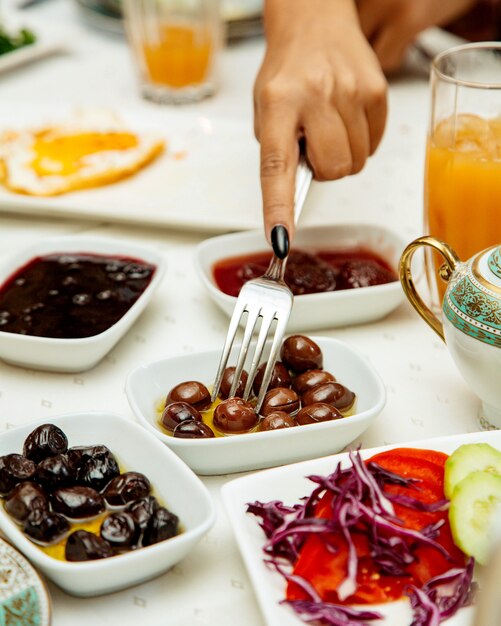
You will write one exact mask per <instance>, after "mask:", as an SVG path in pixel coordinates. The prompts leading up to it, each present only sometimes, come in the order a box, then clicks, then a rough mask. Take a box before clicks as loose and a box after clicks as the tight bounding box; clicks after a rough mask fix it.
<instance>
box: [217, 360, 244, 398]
mask: <svg viewBox="0 0 501 626" xmlns="http://www.w3.org/2000/svg"><path fill="white" fill-rule="evenodd" d="M234 378H235V368H234V367H227V368H226V369H225V370H224V372H223V378H222V379H221V387H220V388H219V396H220V397H221V398H223V399H226V398H229V397H230V391H231V385H232V384H233V379H234ZM248 378H249V375H248V374H247V372H246V371H245V370H242V373H241V375H240V380H239V381H238V385H237V388H236V390H235V393H234V394H233V396H234V397H235V396H236V397H239V398H241V397H242V396H243V395H244V391H245V385H246V384H247V379H248Z"/></svg>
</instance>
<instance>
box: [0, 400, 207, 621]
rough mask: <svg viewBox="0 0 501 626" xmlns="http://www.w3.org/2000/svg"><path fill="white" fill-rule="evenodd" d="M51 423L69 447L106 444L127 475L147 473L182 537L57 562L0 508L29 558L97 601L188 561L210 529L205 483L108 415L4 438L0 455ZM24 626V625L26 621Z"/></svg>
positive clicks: (59, 421) (2, 524)
mask: <svg viewBox="0 0 501 626" xmlns="http://www.w3.org/2000/svg"><path fill="white" fill-rule="evenodd" d="M42 423H51V424H56V426H59V428H61V429H62V430H63V431H64V432H65V433H66V435H67V437H68V442H69V446H70V447H71V446H75V445H94V444H104V445H106V446H108V448H109V449H110V450H111V451H112V452H113V454H115V455H116V456H117V458H118V459H119V461H120V462H121V463H123V465H124V467H126V468H127V469H128V470H129V471H138V472H142V473H144V474H146V476H147V477H148V478H149V479H150V480H151V484H152V485H153V487H154V489H155V492H156V495H157V496H158V498H159V500H160V501H161V502H162V503H163V504H164V505H165V506H166V507H167V508H169V509H170V510H172V512H173V513H175V514H176V515H177V516H178V517H179V519H180V523H181V525H182V527H183V532H182V533H180V534H179V535H177V536H176V537H173V538H172V539H169V540H167V541H162V542H160V543H156V544H154V545H152V546H148V547H147V548H141V549H140V550H134V551H133V552H128V553H126V554H122V555H120V556H114V557H111V558H108V559H100V560H98V561H86V562H75V563H72V562H68V561H59V560H57V559H54V558H52V557H51V556H49V555H47V554H45V552H43V551H42V550H40V548H38V547H37V546H36V545H35V544H34V543H32V542H31V541H30V540H29V539H28V538H27V537H26V536H25V535H24V534H23V532H22V531H21V530H20V528H19V526H18V525H17V524H15V523H14V521H13V520H12V519H11V518H10V517H9V515H8V514H7V513H6V511H5V510H4V508H3V506H0V529H1V530H2V532H3V533H4V534H5V535H6V536H7V538H8V539H9V540H10V541H12V543H13V544H15V545H16V546H17V547H18V548H19V550H21V552H23V553H24V554H25V555H26V556H27V557H28V559H30V561H31V562H32V563H33V564H34V565H35V566H36V567H37V568H38V569H40V570H41V571H42V572H43V573H44V574H45V575H46V576H47V577H48V578H50V579H51V580H52V581H53V582H55V583H56V585H59V586H60V587H61V588H62V589H64V590H65V591H67V592H68V593H71V594H73V595H77V596H95V595H101V594H103V593H110V592H112V591H117V590H118V589H123V588H124V587H128V586H130V585H135V584H139V583H142V582H144V581H146V580H148V579H150V578H152V577H154V576H158V575H159V574H161V573H162V572H165V571H166V570H168V569H169V568H170V567H172V566H173V565H174V564H175V563H177V562H178V561H180V560H181V559H182V558H184V557H185V556H186V555H187V554H188V552H190V551H191V550H192V549H193V548H194V547H195V545H196V544H197V543H198V541H199V540H200V539H201V538H202V537H203V535H205V533H206V532H207V531H208V530H209V529H210V528H211V526H212V524H213V523H214V519H215V510H214V505H213V503H212V500H211V498H210V495H209V492H208V491H207V489H206V488H205V486H204V485H203V484H202V482H201V481H200V480H199V479H198V478H197V477H196V476H195V475H194V474H193V472H192V471H191V470H190V469H189V468H188V467H186V465H185V464H184V463H183V462H182V461H180V460H179V459H178V457H177V456H176V455H175V454H173V453H172V452H171V451H170V450H169V449H168V448H166V447H165V446H163V445H162V444H161V443H160V442H159V441H157V440H156V439H155V437H152V436H151V435H150V434H149V433H147V432H146V431H145V430H144V429H143V428H140V427H139V426H138V425H137V424H134V422H131V421H130V420H126V419H124V418H121V417H118V416H117V415H112V414H109V413H97V412H96V413H94V412H89V413H76V414H72V415H65V416H60V417H54V418H51V419H48V420H47V419H46V420H44V421H43V422H41V421H40V420H38V421H37V422H33V423H31V424H27V425H24V426H20V427H19V428H15V429H13V430H9V431H7V432H5V433H2V434H1V435H0V456H1V455H4V454H8V453H11V452H17V453H20V452H21V451H22V447H23V442H24V440H25V438H26V437H27V435H28V434H29V433H30V432H31V431H32V430H33V429H34V428H36V427H37V426H38V425H40V424H42ZM23 623H24V622H23Z"/></svg>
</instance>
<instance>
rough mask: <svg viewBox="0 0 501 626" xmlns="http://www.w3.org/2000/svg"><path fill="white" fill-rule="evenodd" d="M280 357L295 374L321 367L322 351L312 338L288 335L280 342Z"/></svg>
mask: <svg viewBox="0 0 501 626" xmlns="http://www.w3.org/2000/svg"><path fill="white" fill-rule="evenodd" d="M280 358H281V359H282V361H283V363H285V365H286V366H287V367H288V368H289V369H291V370H293V371H294V372H296V373H297V374H300V373H301V372H306V371H307V370H313V369H319V370H320V369H322V367H323V357H322V351H321V350H320V348H319V346H317V344H316V343H315V342H314V341H313V340H312V339H310V338H309V337H305V336H304V335H292V337H288V338H287V339H286V340H285V341H284V343H283V344H282V350H281V351H280Z"/></svg>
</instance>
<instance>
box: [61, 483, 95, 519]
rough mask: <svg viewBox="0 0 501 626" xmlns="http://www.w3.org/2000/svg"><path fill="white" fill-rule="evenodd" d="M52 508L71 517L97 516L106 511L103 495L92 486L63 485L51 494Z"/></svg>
mask: <svg viewBox="0 0 501 626" xmlns="http://www.w3.org/2000/svg"><path fill="white" fill-rule="evenodd" d="M51 502H52V508H53V509H54V511H56V512H57V513H62V514H63V515H66V517H69V518H70V519H85V518H87V517H95V516H96V515H99V514H100V513H102V512H103V511H104V500H103V497H102V496H101V495H100V494H99V493H97V491H96V490H95V489H92V488H91V487H80V486H77V487H61V488H60V489H56V491H54V493H53V494H52V496H51Z"/></svg>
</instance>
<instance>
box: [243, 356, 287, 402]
mask: <svg viewBox="0 0 501 626" xmlns="http://www.w3.org/2000/svg"><path fill="white" fill-rule="evenodd" d="M266 365H267V363H261V365H260V366H259V367H258V368H257V372H256V377H255V378H254V383H253V384H252V390H253V391H254V393H255V395H256V396H258V395H259V392H260V391H261V383H262V382H263V377H264V370H265V369H266ZM290 386H291V377H290V374H289V371H288V369H287V368H286V367H285V365H284V364H283V363H281V362H280V361H277V362H276V363H275V365H274V367H273V372H272V374H271V379H270V382H269V385H268V389H267V391H269V390H270V389H275V387H290Z"/></svg>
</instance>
